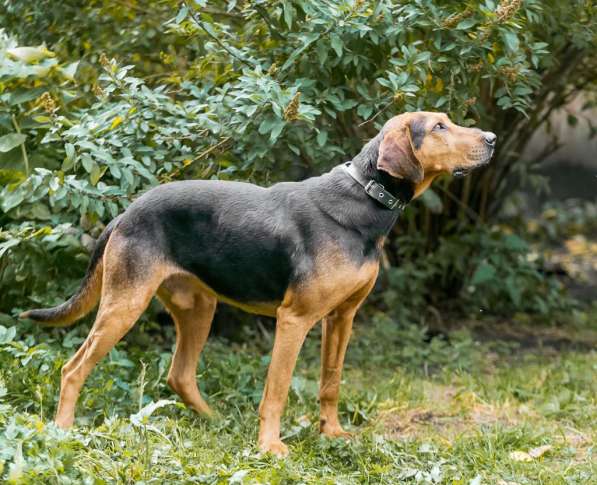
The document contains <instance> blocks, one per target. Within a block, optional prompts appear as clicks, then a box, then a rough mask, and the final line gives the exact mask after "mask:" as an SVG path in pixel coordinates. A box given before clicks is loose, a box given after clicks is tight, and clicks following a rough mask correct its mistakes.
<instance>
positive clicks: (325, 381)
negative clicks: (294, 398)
mask: <svg viewBox="0 0 597 485" xmlns="http://www.w3.org/2000/svg"><path fill="white" fill-rule="evenodd" d="M376 276H377V271H375V273H374V274H373V276H372V277H371V279H370V281H369V282H368V283H367V284H366V285H364V286H363V287H362V288H360V289H359V290H358V291H357V292H355V293H354V294H353V295H352V296H351V297H350V298H348V299H347V300H346V301H344V303H342V304H341V305H339V306H338V307H337V308H336V309H335V310H334V311H333V312H331V313H330V314H329V315H328V316H327V317H326V318H324V320H323V328H322V334H321V379H320V382H319V403H320V412H319V431H320V432H321V433H322V434H324V435H326V436H330V437H334V438H335V437H349V436H350V433H348V432H346V431H344V429H342V426H341V425H340V420H339V419H338V399H339V397H340V380H341V378H342V367H343V365H344V356H345V355H346V348H347V347H348V341H349V340H350V335H351V333H352V322H353V320H354V317H355V315H356V312H357V310H358V309H359V307H360V306H361V304H362V303H363V301H365V298H366V297H367V295H368V294H369V292H370V291H371V289H372V288H373V285H374V284H375V277H376Z"/></svg>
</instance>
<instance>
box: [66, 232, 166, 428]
mask: <svg viewBox="0 0 597 485" xmlns="http://www.w3.org/2000/svg"><path fill="white" fill-rule="evenodd" d="M118 246H119V244H118V242H115V243H113V242H112V240H111V241H110V242H109V243H108V248H107V249H106V254H105V255H104V275H103V276H104V277H103V283H102V297H101V302H100V306H99V310H98V313H97V317H96V319H95V323H94V324H93V327H92V328H91V331H90V332H89V335H88V336H87V338H86V339H85V342H83V345H82V346H81V348H79V350H78V351H77V352H76V353H75V355H74V356H73V357H72V358H71V359H70V360H69V361H68V362H67V363H66V364H65V365H64V367H63V368H62V379H61V389H60V400H59V402H58V409H57V411H56V418H55V422H56V424H57V425H58V426H60V427H61V428H68V427H70V426H72V424H73V421H74V417H75V406H76V403H77V399H78V397H79V393H80V391H81V388H82V386H83V384H84V382H85V379H86V378H87V376H88V375H89V374H90V372H91V371H92V370H93V368H94V367H95V365H96V364H97V363H98V362H99V361H100V360H101V359H102V358H103V357H104V356H105V355H106V354H107V353H108V352H110V350H111V349H112V348H113V347H114V346H115V345H116V344H117V343H118V341H119V340H120V339H121V338H122V337H123V336H124V335H125V334H126V333H127V332H128V331H129V330H130V329H131V328H132V327H133V325H134V324H135V322H136V321H137V319H138V318H139V317H140V316H141V314H142V313H143V311H144V310H145V309H146V308H147V306H148V304H149V302H150V301H151V298H152V296H153V295H154V294H155V292H156V290H157V288H158V287H159V285H160V284H161V282H162V281H163V280H164V278H165V276H167V275H168V273H169V269H168V268H167V267H166V266H164V265H162V264H161V263H159V262H157V261H155V260H153V261H152V260H151V259H150V258H148V257H147V255H143V256H145V261H146V266H144V267H141V266H138V268H139V269H138V270H136V271H133V270H132V267H131V265H130V263H131V262H135V261H136V259H137V257H138V256H141V255H139V254H136V255H135V253H134V251H131V250H130V248H127V247H126V246H125V245H120V247H118ZM110 249H111V250H110ZM127 258H128V259H127ZM148 260H149V261H152V263H150V264H147V261H148Z"/></svg>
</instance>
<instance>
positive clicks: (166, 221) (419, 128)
mask: <svg viewBox="0 0 597 485" xmlns="http://www.w3.org/2000/svg"><path fill="white" fill-rule="evenodd" d="M495 140H496V136H495V135H494V134H493V133H490V132H483V131H481V130H478V129H473V128H464V127H461V126H457V125H455V124H454V123H452V122H451V121H450V120H449V119H448V117H447V116H446V115H445V114H442V113H427V112H419V113H406V114H403V115H400V116H396V117H394V118H392V119H390V120H389V121H388V122H387V123H386V124H385V126H384V127H383V129H382V131H381V132H380V133H379V134H378V135H377V136H376V137H375V138H374V139H372V140H371V141H370V142H369V143H367V144H366V145H365V147H364V148H363V149H362V151H361V153H360V154H359V155H357V156H356V157H355V158H354V159H353V160H352V162H351V164H344V165H340V166H337V167H335V168H334V169H332V170H331V171H330V172H328V173H325V174H323V175H321V176H319V177H313V178H310V179H307V180H304V181H302V182H285V183H279V184H276V185H273V186H272V187H270V188H262V187H258V186H255V185H252V184H248V183H239V182H221V181H185V182H174V183H169V184H166V185H162V186H160V187H156V188H155V189H153V190H150V191H149V192H147V193H146V194H144V195H143V196H141V197H139V199H137V200H136V201H135V202H134V203H132V204H131V205H130V207H129V208H128V209H127V210H126V211H125V212H124V213H123V214H122V215H120V216H119V217H117V218H116V219H114V220H113V221H112V222H111V223H110V224H109V225H108V227H107V228H106V230H105V231H104V233H103V234H102V235H101V237H100V238H99V240H98V244H97V248H96V250H95V252H94V254H93V256H92V258H91V263H90V266H89V270H88V272H87V275H86V276H85V279H84V280H83V283H82V284H81V287H80V289H79V290H78V292H77V293H76V294H75V295H74V296H73V297H71V298H70V299H69V300H68V301H66V302H65V303H63V304H62V305H60V306H57V307H55V308H50V309H41V310H31V311H28V312H25V313H24V314H23V315H22V316H23V317H24V318H31V319H33V320H37V321H40V322H46V323H48V324H52V325H68V324H70V323H72V322H74V321H75V320H76V319H78V318H81V317H82V316H84V315H85V314H87V313H88V312H90V311H91V310H92V309H93V308H94V307H95V305H96V304H97V302H98V301H99V302H100V305H99V310H98V313H97V318H96V320H95V324H94V325H93V328H92V329H91V332H90V333H89V336H88V337H87V339H86V340H85V342H84V343H83V345H82V346H81V348H80V349H79V350H78V351H77V352H76V354H75V355H74V356H73V357H72V358H71V359H70V360H69V361H68V363H67V364H66V365H65V366H64V368H63V370H62V382H61V386H62V387H61V392H60V402H59V405H58V411H57V414H56V423H57V424H58V425H59V426H61V427H69V426H71V425H72V424H73V421H74V412H75V404H76V401H77V398H78V396H79V392H80V389H81V387H82V385H83V383H84V381H85V379H86V378H87V376H88V375H89V373H90V372H91V370H92V369H93V367H94V366H95V364H96V363H97V362H98V361H99V360H100V359H101V358H102V357H103V356H105V355H106V354H107V353H108V352H109V351H110V350H111V349H112V347H114V345H116V343H117V342H118V341H119V340H120V339H121V338H122V337H123V336H124V335H125V334H126V333H127V332H128V331H129V330H130V329H131V327H132V326H133V325H134V324H135V321H136V320H137V319H138V318H139V316H140V315H141V313H142V312H143V311H144V310H145V309H146V307H147V305H148V304H149V302H150V300H151V298H152V297H153V296H154V295H155V294H156V293H157V296H158V298H159V299H160V300H161V301H162V302H163V304H164V305H165V306H166V308H167V309H168V311H169V312H170V313H171V314H172V316H173V318H174V321H175V323H176V331H177V340H176V351H175V353H174V357H173V360H172V366H171V368H170V372H169V375H168V383H169V385H170V386H171V387H172V388H173V390H174V391H176V392H177V393H178V394H179V395H180V396H181V398H182V399H183V401H184V402H185V403H186V404H187V405H188V406H190V407H191V408H193V409H195V410H196V411H198V412H201V413H209V412H210V410H209V407H208V406H207V404H206V403H205V401H204V400H203V399H202V397H201V395H200V394H199V391H198V388H197V382H196V375H195V373H196V367H197V362H198V359H199V354H200V352H201V349H202V348H203V345H204V344H205V341H206V339H207V335H208V333H209V329H210V325H211V321H212V318H213V315H214V310H215V308H216V304H217V302H218V301H223V302H226V303H229V304H232V305H235V306H237V307H239V308H241V309H243V310H246V311H248V312H252V313H257V314H263V315H270V316H275V317H276V318H277V324H276V336H275V342H274V348H273V353H272V358H271V364H270V367H269V371H268V375H267V381H266V384H265V389H264V392H263V400H262V402H261V405H260V407H259V417H260V430H259V447H260V449H261V450H263V451H267V452H272V453H274V454H276V455H285V454H287V453H288V449H287V447H286V446H285V445H284V444H283V443H282V441H281V440H280V417H281V415H282V412H283V409H284V405H285V402H286V398H287V394H288V387H289V384H290V381H291V375H292V372H293V369H294V366H295V362H296V358H297V355H298V353H299V350H300V348H301V345H302V344H303V341H304V339H305V336H306V335H307V333H308V332H309V330H310V329H311V328H312V327H313V326H314V325H315V323H316V322H318V321H319V320H322V319H323V337H322V345H321V383H320V393H319V397H320V400H321V421H320V430H321V432H322V433H324V434H325V435H329V436H345V435H347V433H346V432H345V431H344V430H343V429H342V427H341V426H340V423H339V421H338V395H339V386H340V374H341V371H342V365H343V361H344V354H345V351H346V347H347V344H348V340H349V337H350V334H351V328H352V321H353V318H354V316H355V313H356V311H357V309H358V308H359V306H360V305H361V303H362V302H363V300H364V299H365V297H366V296H367V295H368V294H369V292H370V291H371V288H372V287H373V284H374V282H375V279H376V276H377V272H378V267H379V258H380V250H381V246H382V244H383V240H384V237H385V236H386V235H387V234H388V232H389V231H390V229H391V228H392V226H393V225H394V223H395V222H396V219H397V218H398V215H399V212H400V211H399V209H400V208H402V207H403V205H404V204H405V203H407V202H409V201H410V200H411V199H412V198H414V197H417V196H419V195H420V194H421V193H422V192H423V191H424V190H425V189H426V188H427V187H429V184H430V183H431V182H432V181H433V179H435V178H436V177H437V176H438V175H440V174H442V173H451V174H455V175H463V174H465V173H467V172H468V171H469V170H471V169H473V168H476V167H479V166H481V165H484V164H486V163H488V161H489V160H490V158H491V155H492V153H493V148H494V144H495Z"/></svg>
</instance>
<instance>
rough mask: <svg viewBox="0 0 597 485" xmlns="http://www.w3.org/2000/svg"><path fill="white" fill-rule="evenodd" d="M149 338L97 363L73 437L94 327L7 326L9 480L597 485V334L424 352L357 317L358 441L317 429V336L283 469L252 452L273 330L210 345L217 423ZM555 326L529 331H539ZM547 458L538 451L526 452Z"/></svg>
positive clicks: (3, 417)
mask: <svg viewBox="0 0 597 485" xmlns="http://www.w3.org/2000/svg"><path fill="white" fill-rule="evenodd" d="M486 324H487V325H490V324H491V322H486ZM147 330H150V329H147V328H146V332H144V333H142V332H139V331H134V332H133V333H132V335H130V336H129V337H127V339H126V342H124V343H122V344H120V345H119V346H118V348H117V349H116V350H114V351H113V352H112V353H111V354H110V356H109V358H107V359H105V360H104V361H102V363H101V364H100V365H99V366H98V367H97V368H96V370H95V371H94V372H93V374H92V376H91V377H90V378H89V380H88V381H87V384H86V386H85V388H84V392H83V394H82V396H81V399H80V401H79V406H78V415H77V421H76V427H75V428H74V429H73V430H72V431H68V432H65V431H62V430H59V429H57V428H56V427H54V425H53V424H52V423H51V415H52V413H53V411H54V407H55V404H56V398H57V395H58V385H59V376H60V367H61V366H62V364H63V363H64V361H65V360H66V359H67V358H68V356H69V355H70V354H72V352H73V351H74V349H75V348H76V347H77V346H78V344H79V343H80V341H81V339H82V336H84V335H85V332H86V328H84V327H82V328H75V329H74V330H71V331H70V332H68V333H66V332H65V331H64V330H51V331H50V330H41V329H35V328H33V327H26V326H23V327H19V328H18V330H17V334H16V335H14V336H12V335H11V334H10V332H11V331H6V330H4V331H2V329H1V328H0V479H4V480H6V481H7V482H9V483H60V484H64V483H90V484H100V483H173V482H182V483H330V484H332V483H341V484H349V483H432V484H435V483H445V484H451V485H457V484H467V485H468V484H472V485H478V484H481V483H485V484H501V485H513V484H521V485H522V484H560V483H566V484H575V483H578V484H587V483H596V481H595V480H596V479H595V477H597V469H596V468H597V466H596V464H595V463H597V461H596V460H595V457H594V452H595V450H594V443H595V440H596V438H597V380H596V379H595V377H594V376H595V374H596V372H595V371H596V370H597V353H596V352H595V351H594V350H591V347H592V348H594V344H595V339H594V337H595V335H594V332H592V331H591V332H589V333H588V334H587V333H586V332H585V334H583V335H582V336H581V337H579V339H580V340H579V341H575V339H574V338H568V339H567V340H565V339H562V338H561V335H560V334H561V332H560V333H557V338H555V339H553V338H552V339H551V340H550V339H549V338H546V339H544V340H545V341H548V342H550V344H549V345H547V346H545V345H544V346H532V347H528V346H520V345H519V343H518V342H519V341H525V342H526V343H525V345H528V342H527V341H526V340H524V339H519V340H518V341H517V340H515V339H510V340H508V341H504V340H497V339H495V338H493V337H492V338H491V339H490V340H487V339H485V340H484V341H482V342H479V341H477V338H475V336H474V335H472V334H471V333H469V332H468V331H466V330H465V331H463V330H460V331H454V332H452V333H450V335H449V338H448V339H445V338H444V339H442V338H435V339H433V340H431V342H427V341H425V334H424V332H422V331H421V329H420V328H418V327H405V328H396V327H395V326H393V327H391V328H390V327H388V325H387V323H384V322H383V321H382V320H376V319H372V322H370V323H368V324H365V323H361V324H359V325H358V326H357V329H356V332H355V336H354V338H353V342H352V344H351V348H350V349H349V355H348V361H347V367H346V370H345V374H344V379H343V387H342V395H341V411H342V420H343V423H345V424H346V425H347V427H348V428H349V429H350V430H352V431H355V432H356V437H355V438H354V439H353V440H351V441H343V440H330V439H326V438H322V437H320V436H319V434H318V433H317V423H318V407H317V386H318V372H319V369H318V367H319V357H318V352H319V349H318V335H317V331H314V332H313V334H312V335H310V337H309V339H308V342H307V344H306V346H305V348H304V349H303V352H302V353H301V357H300V359H299V365H298V368H297V371H296V373H295V377H294V379H293V382H292V390H291V394H290V399H289V404H288V407H287V411H286V415H285V417H284V420H283V434H284V435H285V436H284V439H285V441H286V443H287V444H289V446H290V451H291V455H290V457H289V458H287V459H282V460H280V459H276V458H273V457H270V456H260V455H259V454H258V453H257V449H256V446H255V441H256V436H257V425H258V422H257V404H258V402H259V398H260V396H261V392H262V389H263V380H264V377H265V372H266V369H267V364H268V357H267V355H268V351H269V348H270V346H271V342H270V341H269V340H270V339H271V336H270V335H268V334H267V333H265V334H260V337H259V338H257V337H256V336H251V337H248V339H247V341H248V342H249V343H247V344H243V345H238V344H231V343H227V342H224V341H222V340H218V339H213V338H212V339H211V340H210V341H209V343H208V346H207V348H206V350H205V352H204V357H203V358H202V361H201V364H200V367H199V370H198V379H199V382H200V387H201V389H202V392H203V393H204V395H205V396H206V397H207V400H208V402H209V403H210V405H211V406H212V408H213V409H214V410H215V411H216V413H217V416H216V417H215V418H214V419H212V420H205V419H202V418H200V417H198V416H196V415H194V414H193V413H192V412H190V411H189V410H187V409H185V408H184V407H183V406H182V405H180V404H178V401H177V397H175V396H174V395H173V394H172V393H171V392H170V391H169V389H168V388H167V387H166V385H165V374H166V372H167V368H168V365H169V360H170V352H169V346H170V343H169V339H168V335H170V333H171V332H170V330H169V329H168V330H167V331H164V330H162V331H161V332H160V333H159V334H157V335H156V336H155V338H154V337H152V333H151V332H150V331H149V332H148V331H147ZM549 332H551V331H550V330H548V329H540V328H533V329H531V330H530V331H529V334H533V335H535V336H536V335H537V334H538V333H543V334H549ZM164 334H166V339H165V342H160V341H159V337H160V336H162V335H164ZM148 335H149V337H148ZM550 335H551V334H550ZM143 339H145V340H146V342H143V345H140V344H141V340H143ZM147 341H148V342H147ZM156 341H157V342H158V343H156ZM167 350H168V351H167ZM160 400H166V401H165V402H160V405H161V407H159V408H157V409H155V410H154V411H153V412H151V408H150V407H148V405H151V403H155V402H159V401H160ZM169 401H175V403H172V402H169ZM140 410H142V411H141V412H139V411H140ZM540 447H548V448H540ZM537 449H538V451H537V452H536V453H535V454H537V455H540V456H537V457H534V458H533V457H532V456H530V455H525V454H524V453H527V454H528V453H529V452H531V453H530V454H531V455H532V454H533V452H532V450H537ZM514 452H518V453H514ZM520 452H523V453H520ZM513 453H514V454H513ZM521 458H522V459H524V460H527V461H520V460H521Z"/></svg>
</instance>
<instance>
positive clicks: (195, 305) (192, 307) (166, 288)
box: [158, 278, 217, 415]
mask: <svg viewBox="0 0 597 485" xmlns="http://www.w3.org/2000/svg"><path fill="white" fill-rule="evenodd" d="M177 280H178V281H177V282H175V283H174V284H169V282H165V284H164V285H163V287H162V288H160V290H159V291H158V297H159V299H160V300H161V301H162V302H163V303H164V305H165V306H166V308H167V309H168V311H169V312H170V314H171V315H172V318H173V319H174V323H175V325H176V350H175V351H174V356H173V358H172V364H171V366H170V371H169V373H168V385H169V386H170V387H171V388H172V390H173V391H174V392H176V393H177V394H178V395H179V396H180V397H181V399H182V400H183V402H184V403H185V404H186V405H187V406H189V407H190V408H191V409H193V410H195V411H197V412H198V413H200V414H205V415H210V414H211V409H209V406H208V405H207V403H206V402H205V401H204V400H203V398H202V397H201V394H200V393H199V389H198V387H197V377H196V372H197V363H198V361H199V356H200V355H201V351H202V350H203V346H204V345H205V342H206V340H207V337H208V335H209V330H210V328H211V323H212V320H213V317H214V312H215V310H216V305H217V299H216V297H215V296H212V295H210V294H208V293H206V292H204V291H201V290H199V289H197V288H194V287H193V285H192V284H191V283H190V282H189V281H188V280H187V281H186V282H185V281H184V280H183V279H178V278H177Z"/></svg>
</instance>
